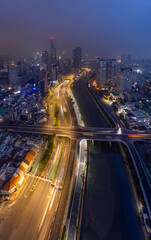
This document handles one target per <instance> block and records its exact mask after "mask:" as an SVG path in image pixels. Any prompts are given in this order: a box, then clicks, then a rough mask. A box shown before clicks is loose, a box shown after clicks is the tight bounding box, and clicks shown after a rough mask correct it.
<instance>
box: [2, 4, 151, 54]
mask: <svg viewBox="0 0 151 240" xmlns="http://www.w3.org/2000/svg"><path fill="white" fill-rule="evenodd" d="M150 23H151V1H150V0H1V3H0V54H20V55H23V54H25V55H28V54H32V53H33V52H34V51H35V50H36V49H45V48H48V45H49V40H48V39H49V36H56V44H57V49H62V50H65V51H66V52H67V53H68V54H70V55H71V54H72V49H73V48H74V47H75V46H81V47H82V48H83V49H84V51H85V52H86V51H88V53H90V54H91V55H96V56H114V55H121V54H122V53H132V55H138V56H151V24H150Z"/></svg>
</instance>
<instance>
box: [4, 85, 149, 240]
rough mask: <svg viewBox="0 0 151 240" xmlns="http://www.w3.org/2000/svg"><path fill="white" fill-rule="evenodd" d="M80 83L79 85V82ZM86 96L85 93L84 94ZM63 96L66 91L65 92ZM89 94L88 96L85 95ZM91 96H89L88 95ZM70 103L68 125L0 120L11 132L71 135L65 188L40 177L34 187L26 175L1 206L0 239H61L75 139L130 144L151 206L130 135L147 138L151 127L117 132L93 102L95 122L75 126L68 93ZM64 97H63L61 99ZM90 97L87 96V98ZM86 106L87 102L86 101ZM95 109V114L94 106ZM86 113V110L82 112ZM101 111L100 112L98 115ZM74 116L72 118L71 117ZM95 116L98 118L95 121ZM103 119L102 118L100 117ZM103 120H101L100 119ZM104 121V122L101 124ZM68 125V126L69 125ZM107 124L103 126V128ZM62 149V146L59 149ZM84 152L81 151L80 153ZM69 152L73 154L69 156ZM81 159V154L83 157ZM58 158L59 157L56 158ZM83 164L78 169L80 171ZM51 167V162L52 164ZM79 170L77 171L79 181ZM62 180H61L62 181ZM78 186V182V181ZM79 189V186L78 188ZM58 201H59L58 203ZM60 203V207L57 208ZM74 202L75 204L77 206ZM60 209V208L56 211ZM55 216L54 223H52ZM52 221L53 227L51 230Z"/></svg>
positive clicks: (61, 174) (61, 173) (60, 176)
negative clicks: (14, 196) (14, 195)
mask: <svg viewBox="0 0 151 240" xmlns="http://www.w3.org/2000/svg"><path fill="white" fill-rule="evenodd" d="M79 86H80V85H79ZM84 96H86V95H84ZM62 97H63V98H64V93H63V96H62ZM87 98H88V96H87V97H86V99H87ZM89 98H90V97H89ZM65 99H66V102H67V104H65V105H64V106H63V107H66V108H67V105H68V108H69V112H68V113H71V115H70V114H68V117H67V118H66V119H67V121H66V123H67V127H64V125H63V122H64V119H63V118H62V120H61V121H62V122H61V126H60V127H54V126H46V125H45V126H33V125H31V126H27V125H15V124H14V125H13V124H11V125H9V124H2V123H1V124H0V129H3V130H7V131H10V132H21V133H33V134H44V135H52V134H56V135H57V136H61V137H69V138H70V139H71V150H70V143H69V142H70V140H67V141H66V144H65V148H64V153H63V158H62V161H61V163H60V166H59V169H58V173H57V177H56V183H57V185H59V186H60V182H62V181H63V180H64V184H63V189H62V190H59V189H57V188H56V189H55V188H54V187H52V186H51V183H49V182H47V181H45V180H40V179H39V180H38V181H37V184H36V186H35V188H34V190H33V189H32V188H33V187H32V182H33V181H35V178H32V177H30V176H27V177H26V180H25V183H24V184H23V189H22V191H21V193H20V195H19V197H18V198H17V199H16V202H15V204H14V205H13V206H12V207H10V208H7V209H5V207H4V208H2V209H0V211H1V215H0V239H2V240H3V239H4V240H5V239H11V240H12V239H45V237H48V236H49V234H50V239H53V240H55V239H56V240H58V239H59V237H60V236H61V227H62V223H63V219H64V214H65V211H66V208H67V207H68V206H66V203H67V199H68V193H69V188H70V182H71V178H72V175H73V171H74V169H73V167H74V157H75V151H76V141H77V140H78V139H83V138H85V139H95V140H102V141H122V142H124V143H125V144H128V145H127V146H128V147H129V149H130V151H131V153H132V156H133V157H134V161H135V162H136V166H137V169H138V172H139V174H140V177H141V178H142V186H143V188H144V191H145V194H146V197H147V199H148V201H149V206H150V207H151V203H150V201H151V200H150V199H151V195H150V187H149V186H148V185H147V179H146V178H145V176H144V173H143V169H142V168H141V166H140V162H139V158H138V157H137V156H136V155H137V154H136V152H135V149H134V148H133V146H132V144H131V142H130V139H131V138H130V137H129V136H128V135H130V134H131V137H132V138H133V137H134V136H135V137H136V139H139V138H141V139H144V138H151V131H144V132H141V133H140V132H135V131H131V130H129V129H125V128H122V133H121V134H119V133H118V129H117V128H109V127H108V125H107V124H105V123H104V120H103V119H102V118H101V117H102V116H101V115H100V114H99V113H96V112H97V110H96V106H95V104H93V103H92V101H93V100H92V99H91V103H90V104H87V111H89V114H88V115H86V116H88V117H87V118H90V122H91V121H92V123H93V124H92V125H91V124H90V125H89V127H85V128H83V127H80V126H77V125H76V126H73V123H77V122H76V121H75V114H74V113H73V108H72V105H71V103H70V104H69V101H70V100H69V97H68V96H65ZM61 101H62V100H61ZM86 101H87V100H86ZM84 106H85V105H84ZM92 109H93V112H95V115H94V116H93V114H92V112H91V110H92ZM83 114H84V113H83ZM99 115H100V116H99ZM71 118H72V121H71ZM94 118H96V119H98V118H99V119H98V120H96V121H97V122H96V123H95V122H94ZM101 119H102V120H101ZM101 121H102V122H101ZM100 122H101V124H99V123H100ZM68 125H69V126H68ZM103 127H104V128H103ZM58 152H59V150H58ZM81 154H82V153H81ZM69 155H70V156H69ZM81 159H82V157H81ZM56 161H57V160H56ZM81 166H82V165H81V164H80V167H79V170H80V171H81ZM50 168H51V165H50ZM50 168H49V167H48V168H47V173H46V175H49V170H50ZM79 179H80V173H79V175H78V182H77V184H79ZM61 184H62V183H61ZM77 186H78V185H77ZM78 189H79V188H78ZM78 196H79V195H78V194H77V196H76V197H75V205H73V211H72V212H73V213H76V210H75V207H76V208H77V205H78ZM58 203H59V205H58ZM57 206H58V210H57ZM74 206H75V207H74ZM56 210H57V211H56ZM76 215H77V213H76V214H75V217H74V218H73V220H72V221H71V228H70V229H71V231H69V236H70V234H72V232H73V230H72V229H73V226H75V222H76V217H77V216H76ZM53 220H54V223H53ZM51 224H53V225H52V231H51V232H50V229H51Z"/></svg>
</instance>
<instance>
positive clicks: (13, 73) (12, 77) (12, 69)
mask: <svg viewBox="0 0 151 240" xmlns="http://www.w3.org/2000/svg"><path fill="white" fill-rule="evenodd" d="M9 82H10V84H11V85H15V84H17V82H18V76H17V66H16V65H15V64H13V63H12V64H11V65H9Z"/></svg>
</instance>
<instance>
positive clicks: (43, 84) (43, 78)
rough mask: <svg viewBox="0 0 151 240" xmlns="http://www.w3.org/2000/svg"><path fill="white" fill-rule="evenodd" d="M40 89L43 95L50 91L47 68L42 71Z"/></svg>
mask: <svg viewBox="0 0 151 240" xmlns="http://www.w3.org/2000/svg"><path fill="white" fill-rule="evenodd" d="M40 91H41V94H42V96H43V97H44V96H45V94H46V93H47V92H48V79H47V70H45V69H43V70H42V71H41V72H40Z"/></svg>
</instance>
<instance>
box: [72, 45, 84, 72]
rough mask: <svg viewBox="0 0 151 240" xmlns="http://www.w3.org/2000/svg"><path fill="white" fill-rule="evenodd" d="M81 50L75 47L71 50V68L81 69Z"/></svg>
mask: <svg viewBox="0 0 151 240" xmlns="http://www.w3.org/2000/svg"><path fill="white" fill-rule="evenodd" d="M81 60H82V48H80V47H76V48H75V49H74V50H73V67H75V68H81Z"/></svg>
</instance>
